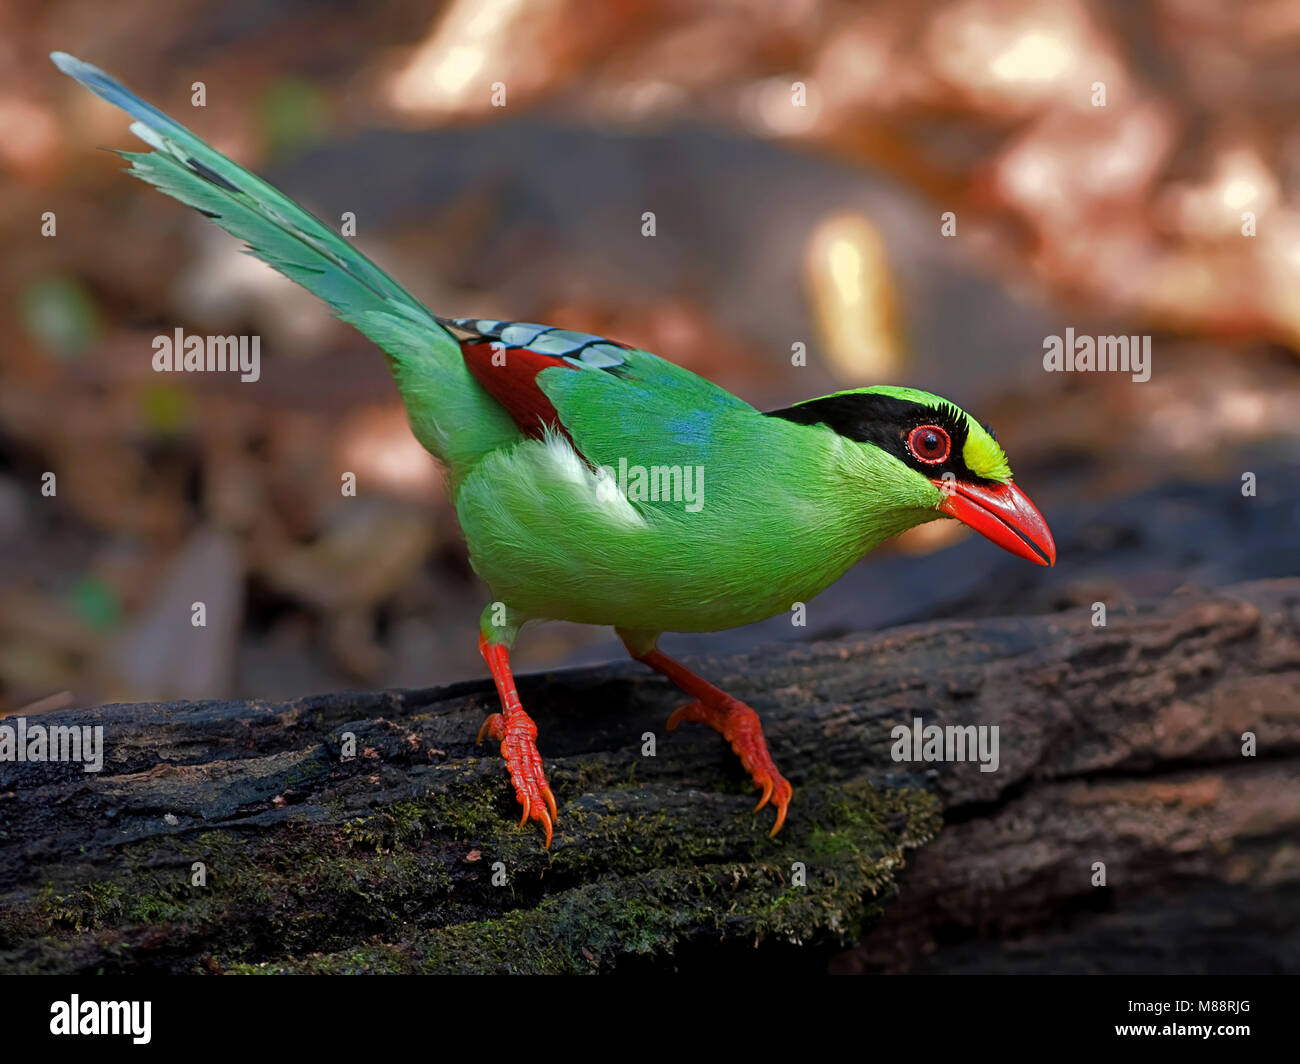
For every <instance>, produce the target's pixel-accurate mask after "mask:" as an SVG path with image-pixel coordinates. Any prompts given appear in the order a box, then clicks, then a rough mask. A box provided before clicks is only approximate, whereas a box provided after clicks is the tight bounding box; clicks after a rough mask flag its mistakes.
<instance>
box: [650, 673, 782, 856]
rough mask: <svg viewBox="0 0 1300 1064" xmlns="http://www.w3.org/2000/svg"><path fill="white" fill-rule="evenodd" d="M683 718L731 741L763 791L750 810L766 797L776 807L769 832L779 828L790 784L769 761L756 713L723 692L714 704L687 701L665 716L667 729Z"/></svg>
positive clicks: (672, 728) (756, 808) (769, 755)
mask: <svg viewBox="0 0 1300 1064" xmlns="http://www.w3.org/2000/svg"><path fill="white" fill-rule="evenodd" d="M684 720H691V721H696V722H698V723H700V724H707V725H708V726H709V727H710V728H712V729H713V730H714V731H715V732H717V733H718V734H719V735H721V736H722V737H723V738H724V739H726V740H727V742H729V743H730V744H731V748H732V749H733V750H734V751H736V755H737V756H738V757H739V758H740V763H741V764H742V765H744V766H745V770H746V771H747V772H748V773H749V775H750V777H751V778H752V779H753V781H754V786H755V787H758V788H759V789H761V790H762V792H763V796H762V797H761V798H760V799H759V800H758V805H756V806H755V807H754V812H758V811H759V810H760V809H762V808H763V806H765V805H767V803H768V802H769V801H770V802H771V803H772V807H773V808H774V809H775V810H776V823H775V824H773V825H772V830H771V831H770V832H769V835H775V834H776V833H777V832H778V831H780V830H781V826H782V825H783V824H784V823H785V813H786V809H787V808H789V805H790V796H791V795H793V794H794V788H793V787H791V786H790V783H789V781H788V780H786V778H785V777H784V776H782V775H781V773H780V771H778V769H777V767H776V764H775V763H774V762H773V761H772V755H771V754H769V753H768V752H767V740H766V739H764V738H763V725H762V724H761V723H760V721H759V719H758V714H757V713H755V712H754V711H753V710H752V709H750V708H749V706H747V705H745V703H744V702H741V701H739V700H738V699H735V698H732V697H731V696H730V695H723V696H722V700H720V704H718V705H711V704H708V703H705V702H701V701H698V700H697V701H695V702H688V703H687V704H686V705H684V706H682V707H681V708H680V709H677V710H676V711H674V713H673V715H672V716H671V717H669V718H668V730H669V731H673V730H674V729H675V728H676V727H677V725H679V724H680V723H681V722H682V721H684Z"/></svg>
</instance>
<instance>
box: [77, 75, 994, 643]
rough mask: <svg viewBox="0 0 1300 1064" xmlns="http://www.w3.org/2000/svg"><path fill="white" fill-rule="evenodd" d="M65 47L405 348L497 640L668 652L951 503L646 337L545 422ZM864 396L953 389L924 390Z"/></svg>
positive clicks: (286, 205) (865, 451)
mask: <svg viewBox="0 0 1300 1064" xmlns="http://www.w3.org/2000/svg"><path fill="white" fill-rule="evenodd" d="M52 58H53V59H54V61H55V63H56V64H58V66H59V67H60V69H62V70H63V71H64V72H65V73H67V74H70V75H71V76H72V77H74V78H76V79H77V80H78V81H80V82H81V83H82V84H83V85H85V86H86V87H88V88H89V89H91V90H92V91H94V92H95V93H97V94H98V95H100V96H102V97H103V98H105V99H106V100H108V101H110V102H111V103H114V104H116V105H117V106H118V107H121V108H122V109H123V110H125V111H127V112H128V113H129V114H130V115H131V116H132V117H133V118H134V119H135V121H134V122H133V123H132V126H131V128H132V130H133V131H134V132H135V133H136V134H137V135H138V136H140V137H141V138H142V139H143V140H144V141H146V142H147V143H148V144H149V145H150V146H151V147H152V148H153V151H152V152H144V153H123V154H124V157H125V158H127V159H128V160H129V161H130V162H131V173H132V174H134V175H135V176H137V177H139V178H141V179H142V180H144V181H147V182H149V183H150V184H152V185H154V186H156V187H157V188H158V189H160V190H161V191H163V192H165V193H167V194H168V195H170V196H173V197H174V198H176V199H178V200H180V201H181V202H183V203H187V204H189V205H190V206H192V207H195V208H197V209H198V210H200V211H202V212H203V213H205V214H206V215H208V216H209V217H210V218H211V219H212V220H213V221H214V222H215V223H216V224H217V225H219V226H221V227H222V228H223V229H225V230H227V231H228V232H230V233H232V234H233V235H235V236H237V237H240V238H242V239H243V240H245V241H247V242H248V245H249V250H250V251H251V252H252V253H253V254H254V255H256V256H257V257H258V258H260V259H262V260H263V261H264V262H266V263H268V264H269V265H271V266H273V267H274V268H275V269H277V270H279V271H280V272H281V273H283V274H285V275H286V276H287V277H290V278H291V279H293V280H294V281H297V282H298V283H299V284H301V285H303V286H304V287H306V288H307V289H309V290H310V291H312V292H314V293H315V294H316V295H318V296H320V298H321V299H323V300H325V302H327V303H328V304H329V305H330V307H331V308H332V309H333V311H334V313H335V314H337V315H338V316H339V317H340V318H342V319H343V320H344V321H347V322H349V323H351V324H352V325H354V326H356V328H358V329H359V330H360V331H361V332H362V333H364V334H365V335H366V336H368V337H369V338H370V339H371V340H373V341H374V342H375V343H376V344H377V345H378V346H379V347H380V348H381V349H383V350H384V351H385V352H386V353H387V355H388V359H389V365H390V368H391V370H392V373H393V376H394V378H395V379H396V381H397V385H398V388H399V390H400V392H401V395H402V399H403V401H404V403H405V405H406V409H407V412H408V416H409V419H410V423H411V427H412V429H413V431H414V433H415V435H416V437H417V438H418V439H419V440H420V442H421V443H422V444H423V445H424V446H425V447H426V448H427V449H428V450H429V451H430V452H431V453H433V454H434V455H436V456H437V457H439V458H440V459H442V460H443V461H444V462H445V463H446V465H447V467H448V470H449V473H450V484H451V490H452V492H453V496H454V499H455V504H456V509H457V513H458V515H459V517H460V521H461V524H462V527H463V529H464V532H465V537H466V540H467V542H468V545H469V550H470V556H471V560H472V562H473V564H474V568H475V569H476V571H477V572H478V573H479V575H480V576H481V577H482V578H483V579H484V581H485V582H486V583H487V584H488V586H489V587H490V589H491V592H492V595H493V597H494V598H495V599H496V600H497V601H498V602H500V603H502V604H504V608H505V611H504V616H502V615H501V611H500V610H499V609H498V610H495V611H494V610H493V609H492V608H491V607H490V608H489V610H487V611H485V613H484V623H483V631H484V634H485V635H486V636H487V637H488V639H489V640H490V641H493V642H502V643H506V644H507V645H508V644H510V643H511V642H513V639H514V637H515V635H516V633H517V631H518V628H519V627H520V626H521V625H522V624H524V623H526V622H528V621H534V620H545V619H565V620H571V621H579V622H585V623H590V624H604V625H614V626H616V627H618V628H619V629H621V630H622V631H623V632H625V633H629V634H630V638H631V641H632V642H633V644H634V645H637V646H647V647H648V646H649V645H651V644H652V643H653V638H654V635H655V634H656V633H658V632H659V631H662V630H673V631H708V630H713V629H718V628H727V627H731V626H734V625H739V624H745V623H747V622H750V621H755V620H759V619H761V618H763V617H767V616H771V615H772V614H774V613H779V612H782V611H787V610H789V609H791V607H792V606H793V605H794V603H796V602H806V601H807V600H808V599H810V598H812V597H813V596H814V595H816V594H817V593H818V592H819V591H821V590H822V589H823V588H825V587H826V586H827V585H828V584H830V583H831V582H832V581H834V580H835V579H836V578H838V577H839V576H840V575H841V574H842V573H843V572H844V571H845V570H846V569H847V568H848V567H849V566H850V565H851V564H853V562H854V561H855V560H856V559H857V558H859V557H861V556H862V554H864V553H865V552H866V551H868V550H870V549H871V548H872V547H874V546H875V545H876V544H877V543H879V542H880V541H881V540H883V539H885V538H886V537H888V536H892V535H894V534H896V533H898V532H901V531H903V530H905V529H907V528H909V527H912V526H913V525H917V524H920V523H922V522H924V521H929V520H934V519H935V518H938V517H940V516H943V515H942V514H940V513H939V512H938V511H937V510H936V507H937V506H938V505H939V503H940V501H941V499H942V494H941V492H940V491H939V489H938V488H937V487H936V486H935V484H934V483H932V482H931V480H930V478H928V477H927V476H926V475H923V474H922V473H921V472H918V471H917V470H916V469H913V468H909V467H908V466H907V465H905V464H904V463H903V462H902V461H900V460H899V459H898V458H897V457H895V456H894V455H892V454H889V453H887V452H886V451H885V450H883V449H881V447H879V446H875V445H873V444H871V443H864V442H856V441H855V440H853V439H849V438H846V437H845V436H844V435H841V434H838V433H836V432H834V431H831V430H830V429H829V428H827V427H826V426H825V425H820V424H814V425H808V424H799V423H796V422H794V421H790V420H783V419H781V418H778V417H770V416H767V415H765V414H762V413H760V412H759V411H757V410H755V409H754V408H753V407H751V406H749V405H748V404H747V403H745V402H743V401H742V400H740V399H738V398H736V397H735V396H733V395H731V394H729V393H728V392H726V391H724V390H723V389H721V388H719V387H717V386H716V385H714V384H712V383H710V382H709V381H706V380H704V379H702V378H700V377H698V376H696V375H695V374H692V373H690V372H688V371H686V370H684V369H682V368H680V367H678V366H675V365H673V364H671V363H668V362H665V361H664V360H662V359H659V358H657V357H656V356H654V355H652V354H650V353H648V352H644V351H628V352H626V359H625V364H624V365H622V366H620V368H619V372H617V373H614V372H605V371H603V370H602V369H600V368H586V367H582V368H573V367H567V366H566V367H563V368H549V369H545V370H543V371H542V372H541V373H540V374H539V375H538V377H537V385H538V386H539V387H540V388H541V390H542V391H543V392H544V393H545V395H546V397H547V398H548V399H549V400H550V402H551V403H552V404H553V405H554V408H555V411H556V413H557V415H558V421H559V424H558V425H557V426H554V427H553V428H552V429H551V430H549V431H547V433H546V434H545V435H544V436H543V437H542V438H540V439H538V438H531V437H530V435H529V434H526V433H525V432H524V431H521V429H520V427H519V426H518V425H516V423H515V422H514V421H513V420H512V418H511V416H510V414H509V413H508V412H507V411H506V410H505V409H504V408H503V407H502V406H501V405H500V404H499V403H498V402H497V401H496V400H495V399H493V397H492V396H491V395H489V394H488V392H487V391H486V390H485V389H484V388H483V387H482V386H481V385H480V384H479V383H478V382H477V381H476V380H475V379H474V377H473V376H472V375H471V374H470V372H469V371H468V370H467V368H466V364H465V360H464V358H463V357H462V354H461V350H460V346H459V343H458V341H457V339H456V338H455V337H454V336H453V335H452V334H451V333H450V332H449V331H448V330H447V329H446V328H444V327H443V325H441V324H439V322H438V320H437V319H436V318H435V317H434V316H433V315H432V314H430V312H429V311H428V310H427V309H425V308H424V307H423V306H422V305H421V304H420V303H418V302H417V301H416V300H415V299H414V298H413V297H412V296H411V295H410V294H409V293H407V292H406V291H405V290H404V289H403V288H401V287H400V286H399V285H398V284H396V283H395V282H394V281H393V280H392V279H391V278H390V277H389V276H388V275H387V274H385V273H384V272H383V271H382V270H380V269H379V268H378V267H377V266H375V265H374V264H373V263H371V262H370V261H369V260H368V259H366V258H365V257H364V256H363V255H361V254H360V253H359V252H357V251H356V250H355V249H354V248H352V247H351V245H349V244H348V243H347V242H346V241H345V240H343V239H341V238H340V237H339V236H338V235H336V234H335V233H334V232H332V231H331V230H330V229H329V228H327V227H326V226H325V225H324V224H323V223H321V222H320V221H319V220H317V219H316V218H314V217H312V216H311V215H310V214H308V213H307V212H306V211H304V210H303V209H302V208H300V207H298V206H297V205H296V204H294V203H293V202H292V201H290V200H289V199H288V198H286V197H285V196H283V195H281V194H280V193H279V192H277V191H276V190H275V189H273V188H272V187H271V186H270V185H268V184H266V183H265V182H263V181H261V180H260V179H258V178H256V177H254V176H253V175H252V174H250V173H248V172H247V171H246V170H244V169H243V168H241V167H239V166H237V165H236V164H235V163H233V162H231V161H230V160H229V159H227V158H226V157H225V156H223V155H221V154H220V153H218V152H216V151H214V150H213V149H212V148H210V147H208V145H206V144H204V143H203V141H201V140H200V139H199V138H198V137H196V136H194V135H193V134H192V133H190V132H189V131H188V130H186V129H184V128H183V127H182V126H180V125H179V124H177V123H176V122H174V121H173V120H172V119H170V118H168V117H167V116H166V115H164V114H163V113H162V112H161V111H158V110H156V109H155V108H153V107H151V106H150V105H149V104H147V103H145V102H144V101H142V100H140V99H139V98H138V97H136V96H135V95H134V94H132V93H130V92H129V91H128V90H127V89H125V88H124V87H122V86H121V85H120V84H118V83H117V82H116V81H114V80H113V79H112V78H110V77H108V76H107V75H106V74H104V73H103V72H102V71H100V70H98V69H97V68H95V67H92V66H89V65H87V64H85V63H82V62H80V61H79V60H76V59H73V58H72V57H71V56H68V55H65V54H63V53H58V52H56V53H54V55H53V57H52ZM861 394H863V395H869V394H876V395H888V396H892V397H895V398H898V399H906V400H910V401H912V402H916V403H921V404H931V405H934V406H935V407H939V406H940V405H942V404H943V403H944V401H943V400H940V399H938V397H936V396H932V395H928V394H927V393H924V392H916V391H911V390H908V389H896V388H895V389H888V388H881V389H868V390H863V392H862V393H861ZM958 414H960V412H958ZM960 417H961V418H964V419H965V423H966V429H967V433H968V436H967V441H966V445H965V459H966V461H967V463H968V465H969V467H970V468H971V469H972V470H974V471H976V472H978V473H979V474H980V475H981V476H984V477H987V478H989V479H990V480H992V481H1006V480H1009V478H1010V470H1009V469H1008V468H1007V466H1006V460H1005V457H1004V456H1003V455H1002V452H1001V449H1000V448H999V447H998V446H997V444H996V443H995V442H994V441H993V440H992V438H991V437H990V436H989V435H988V433H986V432H985V431H984V430H983V429H982V428H980V427H979V425H978V424H976V423H975V422H974V420H973V419H970V418H967V417H966V415H964V414H960ZM561 429H562V430H563V432H561V431H560V430H561ZM564 433H567V437H568V438H566V436H565V435H564ZM570 439H571V440H572V444H570V442H569V441H570ZM575 447H576V448H577V450H576V451H575V450H574V448H575ZM584 459H585V461H584ZM620 465H622V466H624V467H628V468H632V467H642V468H645V469H654V468H659V469H664V468H668V469H673V468H676V469H678V470H680V471H682V472H683V473H684V471H685V470H687V469H689V470H691V471H692V474H693V476H694V478H695V479H696V483H697V485H698V486H699V487H700V488H701V489H702V490H701V494H700V499H699V502H700V505H699V507H698V509H695V510H690V509H688V508H687V506H686V505H685V504H684V502H683V500H681V499H675V500H672V499H670V500H666V501H665V500H662V499H661V500H658V501H655V500H653V499H638V498H636V497H631V498H629V497H625V496H624V495H623V494H622V493H621V492H619V491H611V490H610V487H611V485H610V483H609V478H608V477H607V476H606V477H602V475H601V472H600V470H601V469H602V467H607V468H608V469H611V470H614V471H617V470H618V469H619V468H620ZM593 467H594V468H593ZM701 477H702V482H701V481H700V479H699V478H701ZM503 622H504V623H503Z"/></svg>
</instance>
